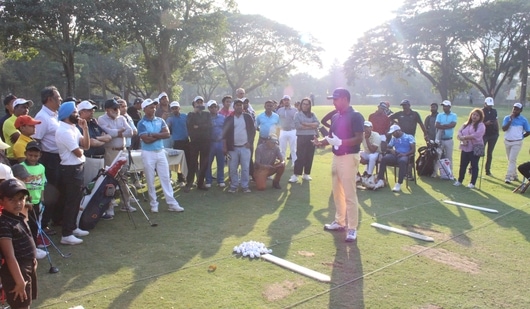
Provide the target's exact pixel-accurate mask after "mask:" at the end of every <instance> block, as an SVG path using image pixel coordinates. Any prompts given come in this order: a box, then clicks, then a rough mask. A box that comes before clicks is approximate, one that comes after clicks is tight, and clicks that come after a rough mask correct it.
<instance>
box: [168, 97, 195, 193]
mask: <svg viewBox="0 0 530 309" xmlns="http://www.w3.org/2000/svg"><path fill="white" fill-rule="evenodd" d="M169 108H170V109H171V115H170V116H169V117H168V118H167V120H166V122H167V126H168V127H169V132H171V140H172V141H173V148H174V149H180V150H182V151H184V157H186V164H187V165H189V163H188V160H189V157H190V139H189V138H188V127H187V126H186V120H187V119H188V116H187V115H186V114H184V113H181V112H180V103H179V102H177V101H173V102H171V104H169ZM177 175H178V180H177V181H178V182H179V183H180V186H181V187H184V186H185V185H186V177H184V174H182V172H180V173H177Z"/></svg>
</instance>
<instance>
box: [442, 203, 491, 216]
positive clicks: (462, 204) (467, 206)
mask: <svg viewBox="0 0 530 309" xmlns="http://www.w3.org/2000/svg"><path fill="white" fill-rule="evenodd" d="M443 202H444V203H447V204H451V205H455V206H460V207H466V208H471V209H475V210H481V211H486V212H492V213H495V214H496V213H499V211H498V210H496V209H491V208H484V207H478V206H473V205H469V204H464V203H459V202H453V201H447V200H446V201H443Z"/></svg>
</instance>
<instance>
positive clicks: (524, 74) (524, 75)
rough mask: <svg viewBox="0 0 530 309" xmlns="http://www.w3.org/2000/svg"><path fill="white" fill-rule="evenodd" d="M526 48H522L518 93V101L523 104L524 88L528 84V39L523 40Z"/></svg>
mask: <svg viewBox="0 0 530 309" xmlns="http://www.w3.org/2000/svg"><path fill="white" fill-rule="evenodd" d="M524 44H525V45H526V47H527V48H523V50H522V53H523V57H522V66H521V75H520V76H521V94H520V101H521V104H523V106H526V89H527V84H528V58H529V57H530V50H529V49H528V47H530V46H529V45H530V42H529V39H526V42H524Z"/></svg>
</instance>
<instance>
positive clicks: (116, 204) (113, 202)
mask: <svg viewBox="0 0 530 309" xmlns="http://www.w3.org/2000/svg"><path fill="white" fill-rule="evenodd" d="M111 207H112V208H114V207H118V203H116V200H112V201H110V204H109V208H111Z"/></svg>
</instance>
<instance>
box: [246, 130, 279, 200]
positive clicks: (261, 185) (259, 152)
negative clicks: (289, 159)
mask: <svg viewBox="0 0 530 309" xmlns="http://www.w3.org/2000/svg"><path fill="white" fill-rule="evenodd" d="M284 171H285V160H284V158H283V156H282V153H281V151H280V147H278V137H276V134H271V135H270V136H268V137H267V139H265V141H264V142H262V143H261V144H259V145H258V147H257V148H256V161H255V162H254V180H255V181H256V190H258V191H263V190H265V188H266V186H267V177H269V176H272V175H274V179H273V180H272V187H273V188H274V189H281V188H282V187H281V186H280V179H281V178H282V175H283V172H284Z"/></svg>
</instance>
